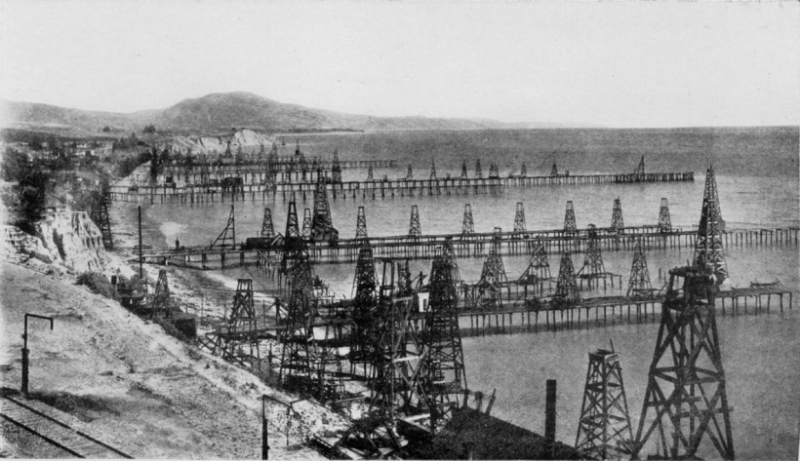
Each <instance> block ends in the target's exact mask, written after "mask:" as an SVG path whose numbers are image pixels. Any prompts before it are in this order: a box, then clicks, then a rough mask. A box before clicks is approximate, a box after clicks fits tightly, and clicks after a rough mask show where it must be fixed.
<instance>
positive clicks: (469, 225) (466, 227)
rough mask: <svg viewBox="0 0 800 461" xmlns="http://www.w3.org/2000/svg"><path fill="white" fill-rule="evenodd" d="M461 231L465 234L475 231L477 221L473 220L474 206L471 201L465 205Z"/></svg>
mask: <svg viewBox="0 0 800 461" xmlns="http://www.w3.org/2000/svg"><path fill="white" fill-rule="evenodd" d="M461 233H462V234H463V235H469V234H474V233H475V223H474V222H473V221H472V206H471V205H470V204H469V203H467V204H466V205H464V222H463V223H462V225H461Z"/></svg>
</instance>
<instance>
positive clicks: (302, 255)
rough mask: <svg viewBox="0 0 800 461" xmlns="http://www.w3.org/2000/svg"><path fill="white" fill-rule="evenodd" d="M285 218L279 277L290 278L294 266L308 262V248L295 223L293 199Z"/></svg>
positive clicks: (298, 226)
mask: <svg viewBox="0 0 800 461" xmlns="http://www.w3.org/2000/svg"><path fill="white" fill-rule="evenodd" d="M288 208H289V209H288V212H287V217H286V232H285V233H284V234H283V254H282V255H281V271H280V273H281V276H283V277H287V279H288V278H289V277H290V276H291V270H292V268H293V267H294V266H296V265H298V264H300V263H302V262H308V246H307V245H306V242H305V240H304V239H303V235H302V234H301V232H300V225H299V223H298V222H297V204H296V203H295V200H294V197H292V200H291V201H290V202H289V207H288Z"/></svg>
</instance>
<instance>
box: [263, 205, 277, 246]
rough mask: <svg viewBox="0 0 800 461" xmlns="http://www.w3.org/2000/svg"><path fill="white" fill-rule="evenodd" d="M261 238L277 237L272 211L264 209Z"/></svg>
mask: <svg viewBox="0 0 800 461" xmlns="http://www.w3.org/2000/svg"><path fill="white" fill-rule="evenodd" d="M261 237H262V238H266V239H271V238H274V237H275V228H274V227H273V225H272V211H270V209H269V208H264V221H263V222H262V223H261Z"/></svg>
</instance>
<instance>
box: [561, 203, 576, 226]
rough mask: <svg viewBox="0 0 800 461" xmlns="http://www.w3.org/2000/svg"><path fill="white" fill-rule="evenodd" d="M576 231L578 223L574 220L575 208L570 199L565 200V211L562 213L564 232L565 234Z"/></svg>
mask: <svg viewBox="0 0 800 461" xmlns="http://www.w3.org/2000/svg"><path fill="white" fill-rule="evenodd" d="M577 231H578V225H577V223H576V222H575V208H574V207H573V205H572V200H568V201H567V211H566V213H565V214H564V232H565V233H567V234H574V233H575V232H577Z"/></svg>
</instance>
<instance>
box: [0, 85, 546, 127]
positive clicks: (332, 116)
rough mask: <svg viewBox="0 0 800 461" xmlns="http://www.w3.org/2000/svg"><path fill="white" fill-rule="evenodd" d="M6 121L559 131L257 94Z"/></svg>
mask: <svg viewBox="0 0 800 461" xmlns="http://www.w3.org/2000/svg"><path fill="white" fill-rule="evenodd" d="M0 121H2V125H3V126H5V127H9V128H21V129H28V130H40V131H48V132H64V133H71V134H78V135H90V134H94V133H100V132H101V130H102V129H103V127H106V126H108V127H110V128H111V130H112V134H114V133H125V132H130V131H141V129H142V128H143V127H145V126H146V125H150V124H153V125H155V126H156V128H158V129H159V130H161V131H163V130H169V131H172V132H174V133H183V134H189V133H191V134H218V133H221V132H229V131H230V129H231V128H239V129H240V128H251V129H253V130H258V131H268V132H281V131H284V132H285V131H314V130H336V129H343V130H363V131H399V130H477V129H487V128H488V129H508V128H557V127H559V126H560V125H557V124H544V123H539V124H533V123H514V124H510V123H502V122H496V121H492V120H483V119H481V120H468V119H441V118H427V117H372V116H367V115H353V114H344V113H339V112H332V111H327V110H322V109H314V108H308V107H303V106H298V105H294V104H284V103H280V102H277V101H273V100H271V99H267V98H263V97H261V96H257V95H254V94H251V93H243V92H236V93H217V94H210V95H206V96H203V97H201V98H196V99H186V100H183V101H181V102H179V103H177V104H175V105H173V106H171V107H168V108H166V109H156V110H148V111H140V112H133V113H128V114H123V113H113V112H99V111H85V110H79V109H69V108H63V107H57V106H51V105H47V104H37V103H27V102H14V101H0Z"/></svg>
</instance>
